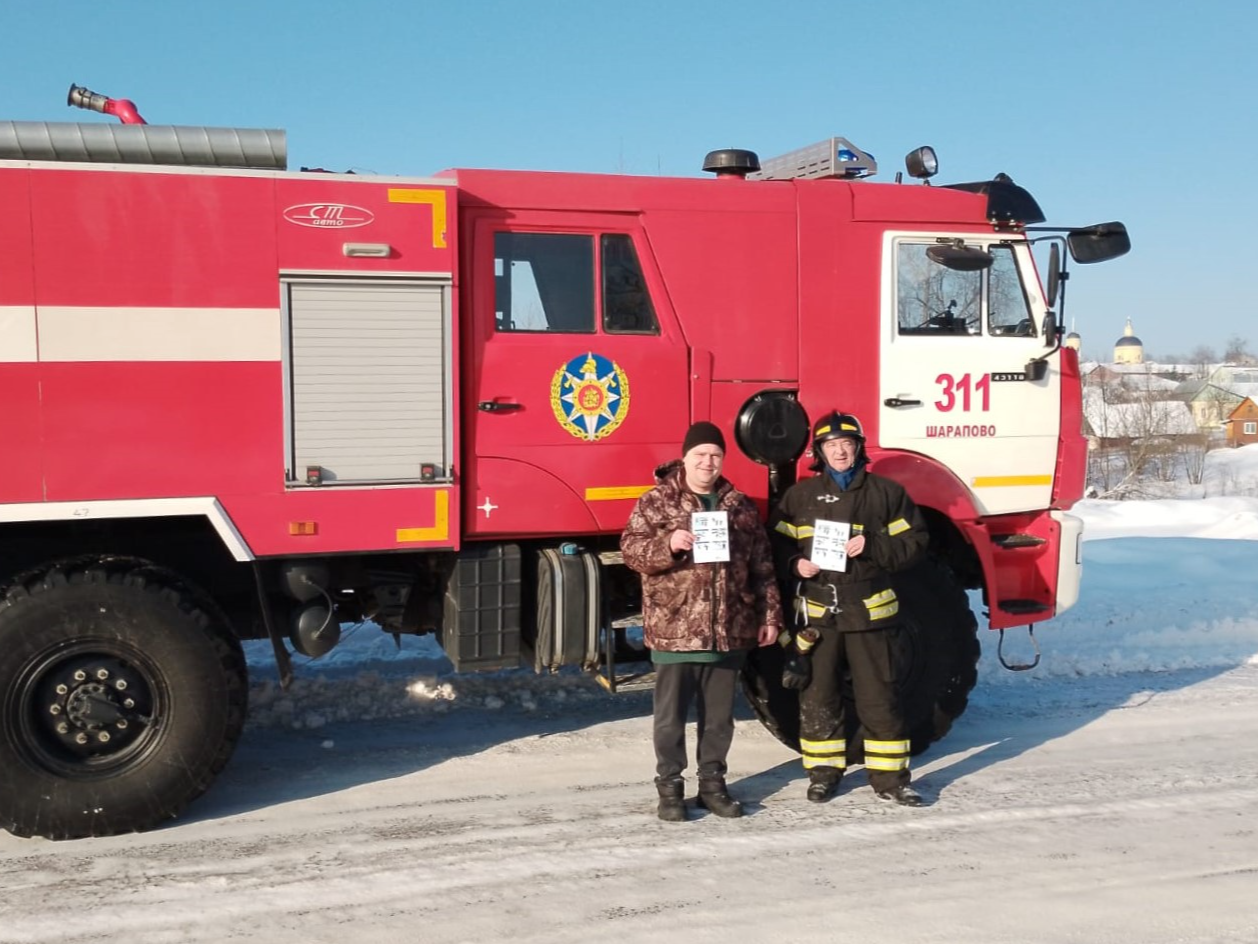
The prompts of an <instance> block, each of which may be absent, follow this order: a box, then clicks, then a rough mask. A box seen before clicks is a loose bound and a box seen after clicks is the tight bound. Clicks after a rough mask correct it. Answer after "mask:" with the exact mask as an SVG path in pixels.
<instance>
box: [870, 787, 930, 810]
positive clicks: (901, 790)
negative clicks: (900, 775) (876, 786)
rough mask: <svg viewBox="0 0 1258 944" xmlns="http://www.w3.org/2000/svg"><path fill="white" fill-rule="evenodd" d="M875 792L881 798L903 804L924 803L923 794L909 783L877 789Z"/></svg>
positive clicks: (918, 804)
mask: <svg viewBox="0 0 1258 944" xmlns="http://www.w3.org/2000/svg"><path fill="white" fill-rule="evenodd" d="M874 793H875V795H876V796H877V797H878V799H880V800H894V801H895V802H896V803H899V804H900V805H901V806H921V805H922V795H921V794H920V793H918V792H917V791H916V790H914V789H913V788H912V787H910V786H909V785H908V784H907V783H904V784H899V785H897V786H894V787H891V788H890V789H889V790H875V791H874Z"/></svg>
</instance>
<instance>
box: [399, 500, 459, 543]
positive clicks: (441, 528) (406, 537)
mask: <svg viewBox="0 0 1258 944" xmlns="http://www.w3.org/2000/svg"><path fill="white" fill-rule="evenodd" d="M449 537H450V493H449V492H447V491H439V492H437V493H436V495H435V496H434V498H433V526H432V527H431V528H398V529H397V542H398V544H406V543H409V542H411V541H445V540H448V539H449Z"/></svg>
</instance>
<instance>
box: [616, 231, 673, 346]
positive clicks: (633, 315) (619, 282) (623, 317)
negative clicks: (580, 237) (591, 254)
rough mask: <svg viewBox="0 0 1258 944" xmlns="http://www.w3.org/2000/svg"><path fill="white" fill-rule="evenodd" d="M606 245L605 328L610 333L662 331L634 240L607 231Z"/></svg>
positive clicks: (654, 332)
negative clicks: (639, 262)
mask: <svg viewBox="0 0 1258 944" xmlns="http://www.w3.org/2000/svg"><path fill="white" fill-rule="evenodd" d="M602 246H603V330H604V331H606V332H607V333H609V334H659V333H660V325H659V322H658V321H657V320H656V318H655V309H654V308H653V307H652V305H651V296H650V295H649V294H648V293H647V288H646V279H645V278H643V275H642V266H641V265H639V264H638V254H637V252H635V251H634V248H633V239H632V238H631V237H630V236H628V235H626V234H624V233H605V234H604V235H603V238H602Z"/></svg>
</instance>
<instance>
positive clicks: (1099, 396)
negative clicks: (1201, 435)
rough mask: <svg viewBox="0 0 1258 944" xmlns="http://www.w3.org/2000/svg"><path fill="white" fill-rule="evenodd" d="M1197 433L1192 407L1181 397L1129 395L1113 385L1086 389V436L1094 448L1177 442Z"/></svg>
mask: <svg viewBox="0 0 1258 944" xmlns="http://www.w3.org/2000/svg"><path fill="white" fill-rule="evenodd" d="M1198 432H1199V430H1198V428H1197V423H1196V421H1195V419H1194V418H1193V414H1192V410H1191V409H1189V406H1188V404H1187V403H1185V402H1184V401H1182V400H1162V399H1156V398H1151V397H1148V396H1141V397H1134V398H1129V397H1128V396H1123V395H1122V392H1121V391H1120V390H1117V389H1115V388H1114V387H1109V388H1100V387H1091V388H1087V389H1085V390H1084V391H1083V435H1084V436H1085V437H1087V440H1088V444H1089V446H1090V447H1091V448H1092V449H1102V450H1105V449H1112V448H1115V447H1124V446H1127V445H1130V444H1131V443H1133V442H1138V441H1148V440H1162V441H1167V442H1174V441H1175V440H1177V439H1180V438H1182V437H1185V436H1195V435H1197V434H1198Z"/></svg>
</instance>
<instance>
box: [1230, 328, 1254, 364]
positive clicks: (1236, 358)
mask: <svg viewBox="0 0 1258 944" xmlns="http://www.w3.org/2000/svg"><path fill="white" fill-rule="evenodd" d="M1223 360H1225V361H1227V363H1229V364H1245V365H1250V364H1253V363H1254V358H1253V356H1252V355H1251V354H1250V353H1249V342H1248V341H1246V340H1245V339H1244V338H1242V337H1241V336H1240V335H1239V334H1234V335H1232V336H1231V337H1230V338H1228V339H1227V347H1226V348H1225V349H1224V351H1223Z"/></svg>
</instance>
